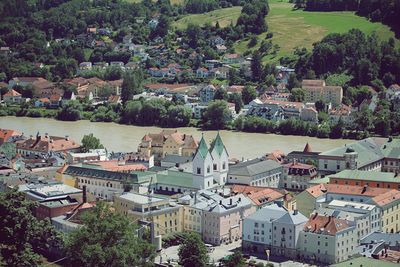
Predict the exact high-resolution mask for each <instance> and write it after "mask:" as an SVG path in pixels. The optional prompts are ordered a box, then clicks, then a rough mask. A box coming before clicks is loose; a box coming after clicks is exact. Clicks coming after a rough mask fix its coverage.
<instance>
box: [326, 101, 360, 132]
mask: <svg viewBox="0 0 400 267" xmlns="http://www.w3.org/2000/svg"><path fill="white" fill-rule="evenodd" d="M354 120H355V113H353V109H352V107H351V106H347V105H345V104H341V105H340V106H338V107H335V108H333V109H331V110H329V121H330V122H331V125H335V124H337V123H339V121H340V122H342V123H343V126H346V127H353V126H354Z"/></svg>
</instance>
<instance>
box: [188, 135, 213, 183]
mask: <svg viewBox="0 0 400 267" xmlns="http://www.w3.org/2000/svg"><path fill="white" fill-rule="evenodd" d="M192 173H193V187H195V188H197V189H208V188H211V187H213V186H214V172H213V159H212V156H211V154H210V152H209V151H208V146H207V143H206V141H205V140H204V137H203V136H202V137H201V140H200V143H199V146H198V147H197V150H196V153H195V155H194V158H193V171H192Z"/></svg>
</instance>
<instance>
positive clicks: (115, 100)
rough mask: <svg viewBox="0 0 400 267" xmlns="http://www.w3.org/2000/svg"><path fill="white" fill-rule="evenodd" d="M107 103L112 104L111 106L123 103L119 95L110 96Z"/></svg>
mask: <svg viewBox="0 0 400 267" xmlns="http://www.w3.org/2000/svg"><path fill="white" fill-rule="evenodd" d="M107 102H108V103H110V104H118V103H121V102H122V100H121V96H119V95H110V96H109V97H108V101H107Z"/></svg>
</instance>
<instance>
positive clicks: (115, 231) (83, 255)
mask: <svg viewBox="0 0 400 267" xmlns="http://www.w3.org/2000/svg"><path fill="white" fill-rule="evenodd" d="M82 217H83V225H82V226H81V227H79V228H78V229H77V230H76V231H74V232H72V233H71V234H70V235H69V236H68V237H67V240H66V245H65V250H66V253H67V256H68V257H69V259H70V262H71V265H73V266H109V267H117V266H153V262H154V256H155V253H154V247H153V246H152V245H151V244H149V243H148V242H146V241H145V240H141V239H139V238H138V237H137V233H136V230H137V225H135V224H134V223H133V222H132V221H131V220H130V219H128V217H126V216H125V215H123V214H118V213H115V212H113V211H112V209H111V207H110V206H109V204H107V203H105V202H98V203H97V205H96V206H95V207H94V209H93V210H92V211H88V212H86V213H85V214H83V216H82Z"/></svg>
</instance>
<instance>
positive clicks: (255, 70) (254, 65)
mask: <svg viewBox="0 0 400 267" xmlns="http://www.w3.org/2000/svg"><path fill="white" fill-rule="evenodd" d="M261 60H262V57H261V54H260V53H259V52H258V51H256V52H255V53H254V54H253V58H252V60H251V65H250V68H251V75H252V77H253V81H255V82H257V81H261V77H262V75H263V66H262V64H261Z"/></svg>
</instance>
